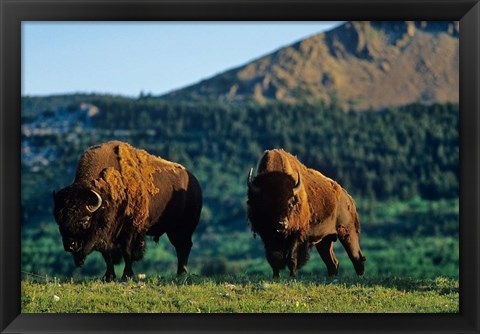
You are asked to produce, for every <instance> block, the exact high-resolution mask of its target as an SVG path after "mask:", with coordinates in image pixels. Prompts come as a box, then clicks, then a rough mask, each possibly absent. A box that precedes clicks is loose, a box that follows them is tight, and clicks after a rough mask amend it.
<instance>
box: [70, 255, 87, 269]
mask: <svg viewBox="0 0 480 334" xmlns="http://www.w3.org/2000/svg"><path fill="white" fill-rule="evenodd" d="M86 257H87V256H86V254H84V253H74V254H73V262H75V266H77V267H81V266H83V264H84V263H85V258H86Z"/></svg>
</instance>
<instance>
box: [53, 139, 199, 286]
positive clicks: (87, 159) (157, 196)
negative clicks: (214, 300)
mask: <svg viewBox="0 0 480 334" xmlns="http://www.w3.org/2000/svg"><path fill="white" fill-rule="evenodd" d="M91 190H93V191H96V192H97V193H99V195H100V196H101V198H102V206H101V207H100V208H99V209H98V210H97V211H95V212H94V213H88V211H86V209H85V206H86V205H87V204H88V202H89V201H92V200H93V201H94V202H95V198H93V199H92V193H91ZM54 199H55V209H54V214H55V218H56V220H57V222H58V223H59V226H60V231H61V232H62V236H63V237H64V242H70V243H71V242H72V240H78V241H79V242H82V243H83V247H82V252H83V253H81V254H80V253H79V254H77V255H76V256H77V260H78V261H77V260H76V262H78V263H80V262H82V257H83V258H84V257H85V256H86V255H88V253H89V252H91V251H92V250H98V251H101V252H102V254H103V255H104V258H105V261H106V262H107V274H106V276H107V278H108V277H110V278H111V277H114V272H113V266H111V265H110V264H109V263H110V262H111V259H112V256H113V255H112V254H113V253H114V252H117V250H119V249H121V250H122V252H123V253H124V258H125V262H126V269H125V270H126V273H125V272H124V276H125V275H126V276H131V275H132V274H133V272H132V271H131V268H130V265H131V260H138V259H140V258H141V257H142V255H143V250H144V248H145V242H144V241H143V238H144V236H145V235H146V234H148V235H152V236H154V238H155V240H158V238H159V237H160V236H161V235H162V234H163V233H165V232H166V233H167V234H168V237H169V239H170V241H171V242H172V243H173V245H174V246H175V248H176V250H177V256H178V259H179V264H178V265H179V267H178V272H179V273H181V272H186V261H187V258H188V254H189V252H190V248H191V236H192V233H193V231H194V230H195V227H196V225H197V224H198V220H199V216H200V210H201V206H202V196H201V190H200V186H199V184H198V181H197V180H196V179H195V177H194V176H193V175H192V174H191V173H190V172H188V171H187V170H186V169H185V168H184V167H183V166H181V165H180V164H177V163H174V162H170V161H167V160H165V159H162V158H160V157H155V156H153V155H151V154H148V153H147V152H145V151H144V150H140V149H136V148H134V147H132V146H130V145H129V144H127V143H123V142H120V141H111V142H107V143H104V144H102V145H98V146H94V147H91V148H89V149H87V150H86V151H85V152H84V154H83V155H82V156H81V158H80V161H79V164H78V167H77V173H76V176H75V180H74V182H73V184H72V185H70V186H69V187H67V188H64V189H62V190H61V191H60V192H59V193H58V194H57V195H54ZM82 217H83V218H85V217H86V218H88V219H89V220H90V221H92V222H93V225H94V226H93V227H92V228H89V229H86V230H85V231H84V230H82V228H79V227H78V226H79V224H78V222H79V221H80V220H82V219H83V218H82ZM90 218H91V219H90ZM67 247H68V245H67V246H66V250H67ZM112 252H113V253H112ZM132 254H133V255H132ZM135 254H136V255H135ZM74 255H75V252H74ZM132 256H133V257H132ZM127 262H128V263H127Z"/></svg>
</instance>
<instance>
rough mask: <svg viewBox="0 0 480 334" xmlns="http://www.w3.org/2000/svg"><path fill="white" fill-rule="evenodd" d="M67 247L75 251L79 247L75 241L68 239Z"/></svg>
mask: <svg viewBox="0 0 480 334" xmlns="http://www.w3.org/2000/svg"><path fill="white" fill-rule="evenodd" d="M67 248H68V250H69V251H72V252H75V251H77V250H78V249H79V248H80V247H79V244H78V242H77V241H70V242H69V243H68V245H67Z"/></svg>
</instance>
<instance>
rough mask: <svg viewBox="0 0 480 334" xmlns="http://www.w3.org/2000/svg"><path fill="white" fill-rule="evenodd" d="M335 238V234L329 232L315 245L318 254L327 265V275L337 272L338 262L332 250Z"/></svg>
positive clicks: (333, 274)
mask: <svg viewBox="0 0 480 334" xmlns="http://www.w3.org/2000/svg"><path fill="white" fill-rule="evenodd" d="M336 240H337V237H336V235H335V234H331V235H328V236H326V237H325V238H323V240H322V241H320V242H319V243H318V244H317V245H316V248H317V251H318V254H320V257H321V258H322V260H323V262H324V263H325V265H326V266H327V271H328V276H335V275H337V273H338V266H339V262H338V260H337V258H336V257H335V253H334V252H333V243H334V242H335V241H336Z"/></svg>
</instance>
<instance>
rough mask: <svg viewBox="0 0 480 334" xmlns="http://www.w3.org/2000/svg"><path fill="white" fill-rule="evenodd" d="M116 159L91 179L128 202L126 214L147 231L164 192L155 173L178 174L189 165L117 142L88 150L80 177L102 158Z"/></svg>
mask: <svg viewBox="0 0 480 334" xmlns="http://www.w3.org/2000/svg"><path fill="white" fill-rule="evenodd" d="M111 155H114V156H115V157H111ZM115 158H116V161H115V162H114V163H113V165H114V166H113V167H107V168H105V169H103V170H102V171H101V172H100V173H99V174H98V175H88V176H90V177H92V178H94V179H93V180H91V183H92V186H93V188H94V189H98V190H99V191H102V190H103V191H102V193H105V194H107V196H108V198H109V199H110V200H112V201H115V202H119V201H120V202H125V203H126V206H125V215H126V216H128V217H129V218H130V219H131V222H132V225H133V226H134V227H135V229H136V230H137V232H138V233H144V232H146V230H147V228H148V226H147V225H148V222H147V219H148V214H149V208H150V200H151V198H152V197H153V196H154V195H156V194H158V193H159V192H160V189H159V188H157V187H156V186H155V184H154V178H153V176H154V174H155V173H161V172H165V171H168V172H173V173H177V172H178V171H179V170H182V171H184V170H185V168H184V167H183V166H181V165H180V164H177V163H173V162H170V161H167V160H164V159H162V158H159V157H155V156H153V155H150V154H148V153H147V152H145V151H144V150H139V149H136V148H133V147H132V146H130V145H129V144H127V143H122V142H115V141H113V142H109V143H107V144H104V145H102V146H97V147H94V148H92V149H89V150H87V152H85V154H84V155H83V156H82V158H81V159H80V163H79V165H80V166H81V169H79V172H78V173H77V179H81V180H83V182H85V178H84V175H82V171H83V170H85V169H86V170H92V169H94V170H95V169H96V168H95V164H98V163H99V161H100V162H103V161H105V160H106V161H113V160H115Z"/></svg>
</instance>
